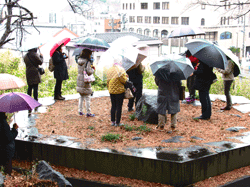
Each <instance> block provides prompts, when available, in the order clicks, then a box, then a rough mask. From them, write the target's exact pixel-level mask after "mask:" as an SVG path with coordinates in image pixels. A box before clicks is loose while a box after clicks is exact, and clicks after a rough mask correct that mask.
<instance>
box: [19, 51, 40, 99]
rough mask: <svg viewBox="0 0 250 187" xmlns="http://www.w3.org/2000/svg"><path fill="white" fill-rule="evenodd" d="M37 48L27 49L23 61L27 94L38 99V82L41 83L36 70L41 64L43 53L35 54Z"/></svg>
mask: <svg viewBox="0 0 250 187" xmlns="http://www.w3.org/2000/svg"><path fill="white" fill-rule="evenodd" d="M37 50H38V48H32V49H29V50H28V53H27V54H26V55H25V56H24V63H25V65H26V80H27V84H28V95H30V96H31V95H32V90H33V97H34V99H35V100H37V101H38V84H39V83H41V75H40V73H39V72H38V69H37V68H38V66H39V65H42V64H43V55H42V54H40V55H38V54H37Z"/></svg>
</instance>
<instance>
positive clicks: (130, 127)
mask: <svg viewBox="0 0 250 187" xmlns="http://www.w3.org/2000/svg"><path fill="white" fill-rule="evenodd" d="M124 129H125V130H126V131H132V130H134V128H133V127H132V126H129V125H127V124H126V125H124Z"/></svg>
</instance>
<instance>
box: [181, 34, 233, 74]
mask: <svg viewBox="0 0 250 187" xmlns="http://www.w3.org/2000/svg"><path fill="white" fill-rule="evenodd" d="M185 46H186V47H187V48H188V50H189V51H190V53H191V54H192V55H193V56H195V57H196V58H198V59H199V60H200V61H202V62H204V63H205V64H207V65H208V66H209V67H217V68H220V69H225V68H226V67H227V65H228V62H227V57H226V55H225V53H224V52H223V50H221V49H220V46H218V45H217V44H215V43H212V42H210V41H207V40H204V39H193V40H190V41H189V42H187V43H186V44H185Z"/></svg>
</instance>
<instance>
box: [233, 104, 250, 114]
mask: <svg viewBox="0 0 250 187" xmlns="http://www.w3.org/2000/svg"><path fill="white" fill-rule="evenodd" d="M233 108H235V109H236V110H238V111H240V112H241V113H248V112H250V104H243V105H237V106H233Z"/></svg>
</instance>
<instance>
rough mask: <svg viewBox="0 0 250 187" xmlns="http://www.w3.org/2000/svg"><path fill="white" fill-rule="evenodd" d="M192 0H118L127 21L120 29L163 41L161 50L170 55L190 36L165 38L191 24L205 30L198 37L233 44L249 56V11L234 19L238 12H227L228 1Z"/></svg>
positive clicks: (227, 45)
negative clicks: (205, 1)
mask: <svg viewBox="0 0 250 187" xmlns="http://www.w3.org/2000/svg"><path fill="white" fill-rule="evenodd" d="M192 2H193V1H192V0H121V15H122V16H123V17H121V19H125V20H126V23H125V25H124V26H123V28H124V29H123V30H124V31H130V32H136V33H139V34H144V35H147V36H152V37H157V38H159V39H160V40H162V41H163V43H164V45H163V47H162V53H166V54H169V53H173V52H179V51H177V49H179V46H180V49H181V52H183V51H184V50H185V47H184V44H185V43H186V42H187V41H188V40H190V39H192V37H186V38H181V39H168V38H167V36H168V35H169V34H170V33H171V32H172V31H173V30H174V29H176V28H178V27H181V26H184V25H190V26H194V27H199V28H201V29H203V30H204V31H205V32H206V35H205V36H198V37H202V38H205V39H207V40H210V41H217V42H218V43H219V45H222V46H225V47H227V48H229V47H232V46H233V47H235V48H240V51H241V53H240V54H239V56H240V57H242V56H243V57H246V56H249V52H250V29H249V14H246V15H245V16H243V17H239V18H238V19H235V16H236V13H237V11H235V12H234V13H232V12H231V11H229V10H230V8H231V7H230V6H231V4H230V2H227V1H225V2H224V1H223V2H222V1H220V0H218V1H217V4H220V3H221V5H222V7H221V8H218V7H217V8H215V7H214V6H208V5H198V4H196V5H194V4H192ZM213 2H214V1H213ZM223 5H226V6H223ZM243 9H244V8H243V7H239V10H238V11H239V12H240V11H242V12H243ZM124 15H125V16H124ZM124 17H125V18H124ZM242 51H245V53H243V52H242Z"/></svg>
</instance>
